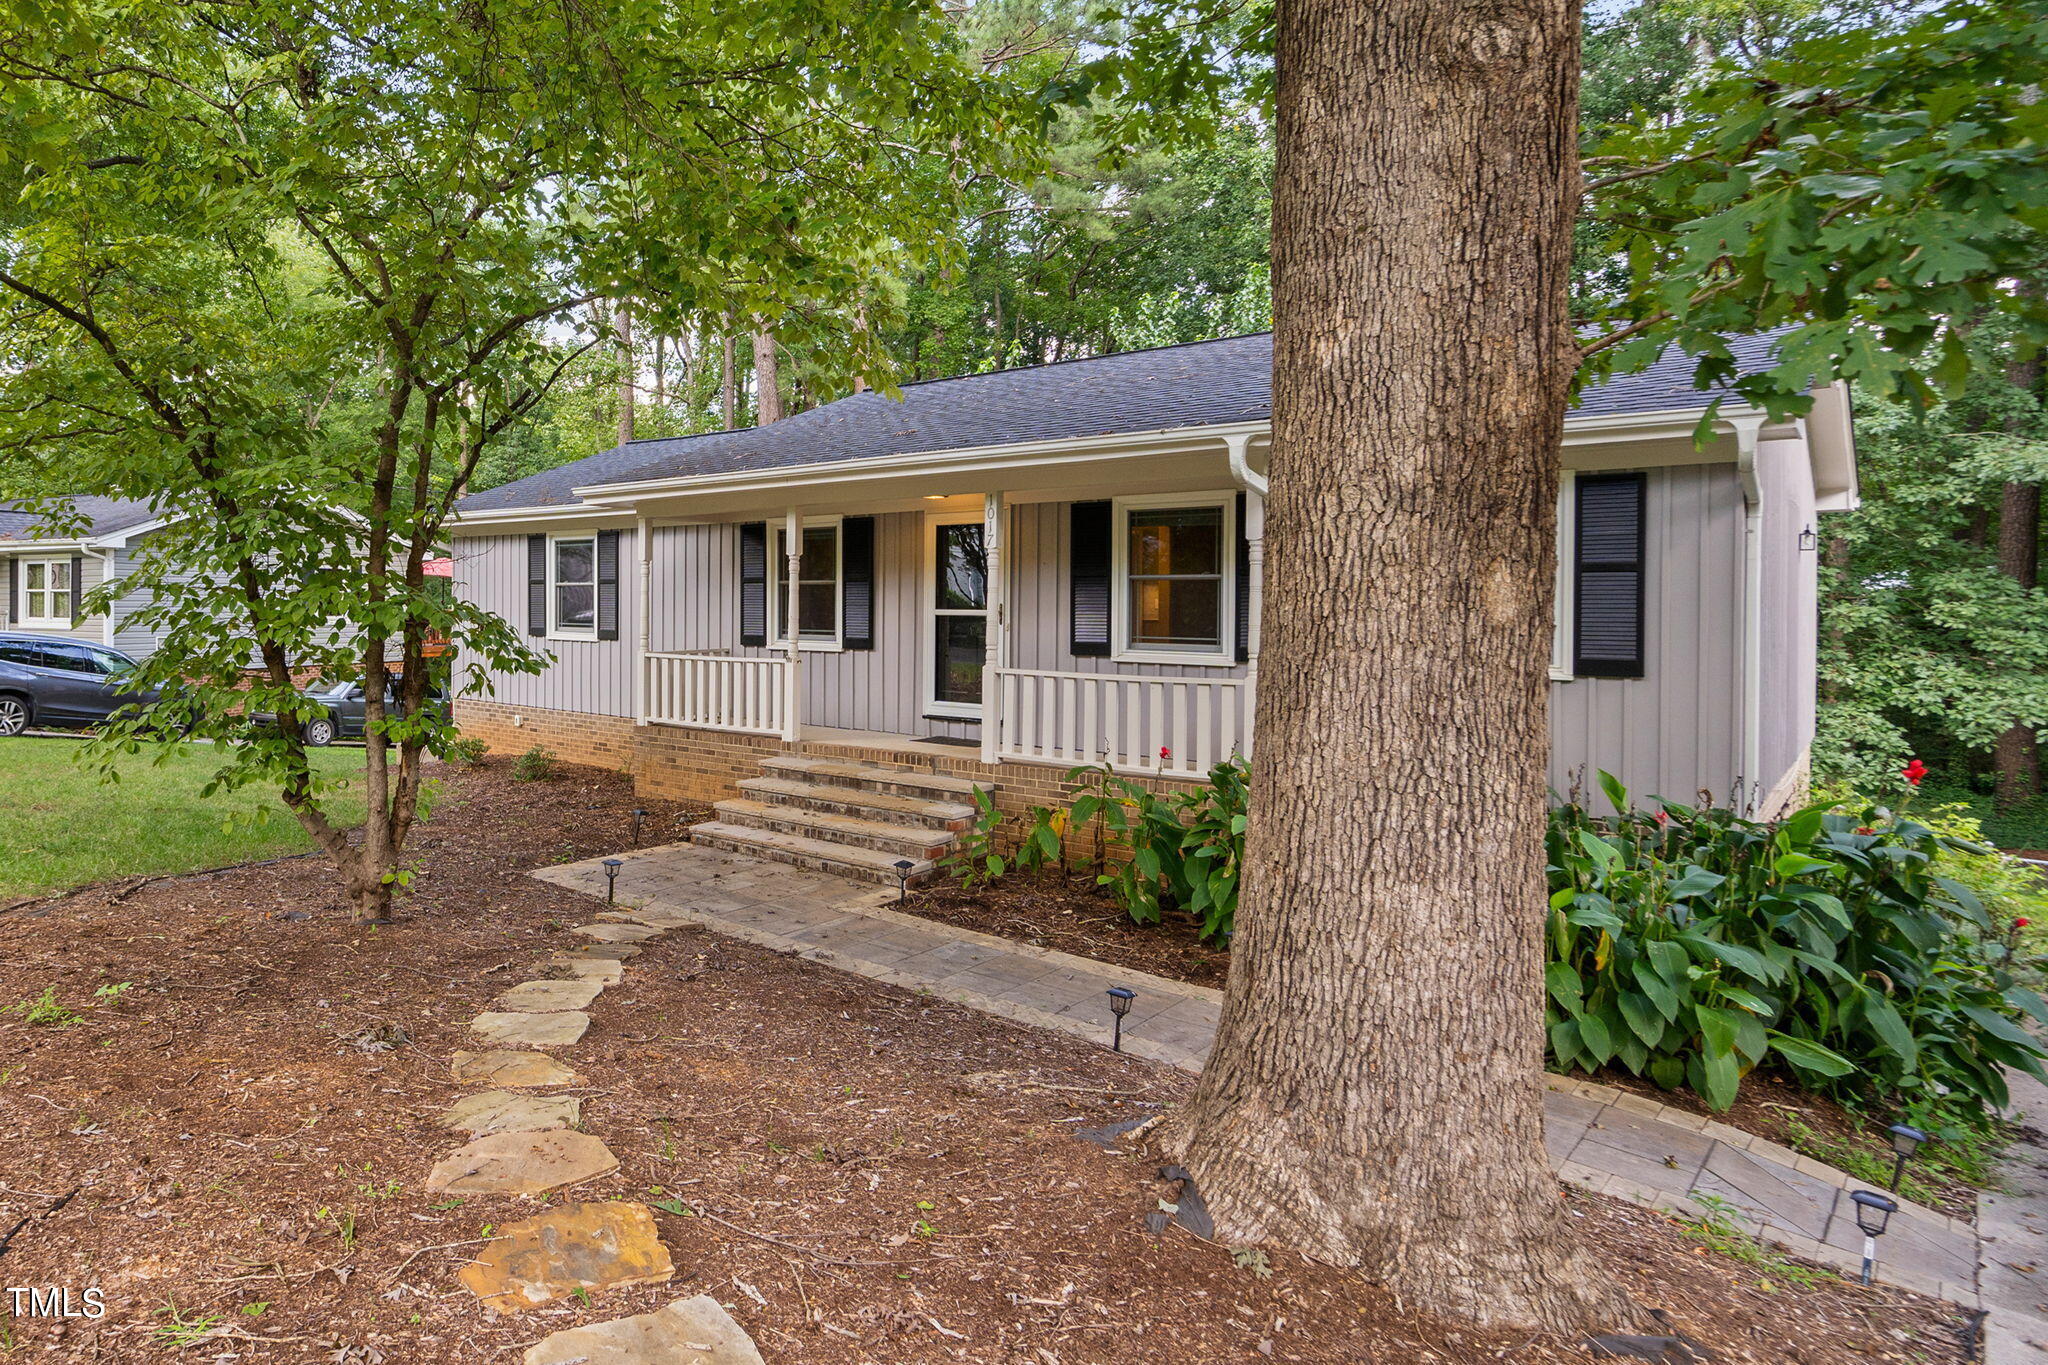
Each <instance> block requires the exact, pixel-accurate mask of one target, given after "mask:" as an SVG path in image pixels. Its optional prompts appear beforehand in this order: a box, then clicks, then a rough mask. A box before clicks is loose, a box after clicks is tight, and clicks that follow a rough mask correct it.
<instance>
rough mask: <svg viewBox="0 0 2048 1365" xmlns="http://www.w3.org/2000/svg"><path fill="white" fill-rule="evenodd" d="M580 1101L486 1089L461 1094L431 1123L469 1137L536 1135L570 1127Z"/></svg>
mask: <svg viewBox="0 0 2048 1365" xmlns="http://www.w3.org/2000/svg"><path fill="white" fill-rule="evenodd" d="M582 1109H583V1101H581V1100H579V1099H577V1098H575V1097H574V1096H572V1095H515V1094H513V1093H512V1092H511V1091H509V1090H489V1091H486V1092H484V1093H483V1094H481V1095H464V1096H463V1097H462V1098H461V1099H459V1100H457V1101H455V1103H453V1104H451V1105H449V1106H448V1108H447V1110H446V1112H444V1113H443V1114H442V1115H441V1117H440V1118H439V1119H437V1120H435V1121H436V1122H437V1123H439V1124H440V1125H441V1126H442V1127H443V1128H459V1129H461V1130H462V1131H463V1132H465V1133H468V1134H469V1135H470V1136H471V1137H484V1136H487V1135H488V1134H491V1133H538V1132H542V1131H544V1130H546V1129H549V1128H574V1127H575V1126H576V1120H577V1119H578V1118H580V1117H582Z"/></svg>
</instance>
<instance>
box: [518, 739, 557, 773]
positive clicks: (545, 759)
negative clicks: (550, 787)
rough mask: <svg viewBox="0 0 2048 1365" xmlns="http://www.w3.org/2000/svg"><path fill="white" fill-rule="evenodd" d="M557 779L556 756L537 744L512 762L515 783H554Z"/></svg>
mask: <svg viewBox="0 0 2048 1365" xmlns="http://www.w3.org/2000/svg"><path fill="white" fill-rule="evenodd" d="M554 778H555V755H554V751H553V750H551V749H546V748H543V747H541V746H540V745H538V744H536V745H534V746H533V747H532V748H531V749H528V750H527V751H526V752H525V753H523V754H521V755H519V757H518V758H516V759H514V760H513V762H512V780H513V781H514V782H552V781H554Z"/></svg>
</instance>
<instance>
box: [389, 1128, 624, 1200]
mask: <svg viewBox="0 0 2048 1365" xmlns="http://www.w3.org/2000/svg"><path fill="white" fill-rule="evenodd" d="M618 1168H619V1159H618V1158H617V1157H615V1156H613V1155H612V1149H611V1148H609V1147H607V1146H605V1145H604V1143H602V1142H600V1141H598V1140H597V1139H596V1138H594V1137H592V1136H591V1135H590V1134H588V1133H574V1132H570V1131H569V1130H568V1129H566V1128H556V1129H551V1130H550V1131H548V1132H545V1133H492V1134H491V1135H490V1136H489V1137H480V1138H478V1139H477V1140H476V1141H475V1142H472V1143H470V1144H469V1145H468V1146H467V1147H464V1148H461V1149H459V1150H457V1151H453V1152H450V1153H449V1154H448V1155H447V1156H444V1157H442V1158H441V1159H440V1160H439V1161H438V1162H436V1163H434V1169H433V1170H432V1171H431V1172H430V1173H429V1174H428V1176H427V1188H428V1189H429V1190H433V1191H436V1192H437V1193H438V1192H441V1191H446V1192H447V1193H449V1194H546V1193H547V1192H548V1191H549V1190H558V1189H560V1188H562V1186H564V1185H575V1184H578V1183H580V1182H582V1181H585V1180H593V1179H595V1178H597V1177H598V1176H601V1175H607V1174H609V1173H611V1172H612V1171H616V1170H617V1169H618Z"/></svg>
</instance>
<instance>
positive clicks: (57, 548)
mask: <svg viewBox="0 0 2048 1365" xmlns="http://www.w3.org/2000/svg"><path fill="white" fill-rule="evenodd" d="M72 502H73V506H74V508H75V510H76V511H77V513H78V514H79V515H80V516H82V517H84V518H85V520H86V526H85V528H84V530H83V531H82V532H80V533H79V534H76V535H59V534H56V533H55V528H53V527H51V526H50V525H49V524H48V523H47V520H46V518H45V517H44V516H43V515H42V514H41V513H40V512H38V511H35V510H33V509H31V508H29V507H26V506H24V505H22V504H20V503H10V502H0V587H4V588H5V589H6V592H7V607H6V612H5V615H4V616H0V629H6V630H17V631H27V632H30V633H32V634H35V635H44V636H50V637H54V638H60V639H66V640H75V641H79V642H81V643H86V644H95V645H111V646H113V647H114V648H115V649H119V650H122V651H124V652H125V653H128V654H132V655H134V656H135V657H136V658H138V659H141V658H147V657H149V656H150V655H151V654H154V653H155V652H156V648H157V643H158V641H157V637H156V635H155V634H154V633H153V632H151V631H150V630H148V629H146V628H144V627H142V626H139V625H136V624H134V623H133V622H131V621H130V620H129V617H130V615H131V613H133V612H136V611H139V610H140V609H141V608H142V607H143V605H144V604H145V597H146V594H144V593H142V592H141V591H140V590H138V591H136V592H135V593H133V594H131V595H127V596H124V597H120V598H117V599H116V600H115V601H114V603H113V606H112V609H111V610H110V611H108V612H107V613H106V614H105V615H103V616H94V617H87V616H86V615H85V614H84V613H83V611H82V610H81V609H80V603H81V602H82V600H83V599H84V597H85V594H86V593H87V592H89V591H91V590H92V589H93V588H96V587H98V586H99V585H100V584H101V583H102V582H103V581H109V580H118V579H122V578H126V577H128V576H129V575H130V574H131V573H132V572H133V571H134V569H135V566H136V563H137V562H138V560H139V559H140V557H141V556H142V555H143V554H144V553H145V552H146V546H147V544H148V542H149V538H150V537H151V535H153V534H154V533H155V532H157V531H160V530H162V529H163V528H164V526H165V525H166V524H167V522H166V519H165V518H164V516H162V515H161V514H159V513H158V512H157V511H156V510H155V509H154V508H153V507H152V506H151V505H150V504H149V503H147V502H141V501H135V500H129V499H121V498H99V497H79V498H75V499H73V500H72ZM67 529H68V528H67Z"/></svg>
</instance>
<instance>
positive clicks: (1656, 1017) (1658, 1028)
mask: <svg viewBox="0 0 2048 1365" xmlns="http://www.w3.org/2000/svg"><path fill="white" fill-rule="evenodd" d="M1615 1003H1616V1004H1617V1005H1619V1006H1620V1007H1621V1017H1622V1018H1623V1019H1626V1020H1627V1021H1628V1026H1629V1028H1630V1029H1631V1030H1633V1031H1634V1033H1635V1035H1636V1037H1638V1038H1640V1039H1642V1040H1643V1041H1644V1042H1645V1043H1649V1044H1653V1045H1654V1044H1655V1043H1656V1042H1657V1041H1658V1040H1659V1039H1660V1038H1662V1037H1663V1036H1664V1018H1663V1016H1662V1015H1660V1014H1659V1013H1658V1012H1657V1007H1656V1006H1655V1005H1654V1004H1652V1003H1650V1000H1649V997H1647V996H1642V995H1638V994H1636V993H1635V992H1634V991H1623V992H1621V994H1620V995H1618V996H1616V997H1615Z"/></svg>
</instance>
